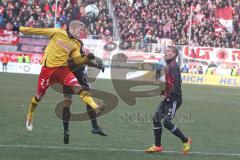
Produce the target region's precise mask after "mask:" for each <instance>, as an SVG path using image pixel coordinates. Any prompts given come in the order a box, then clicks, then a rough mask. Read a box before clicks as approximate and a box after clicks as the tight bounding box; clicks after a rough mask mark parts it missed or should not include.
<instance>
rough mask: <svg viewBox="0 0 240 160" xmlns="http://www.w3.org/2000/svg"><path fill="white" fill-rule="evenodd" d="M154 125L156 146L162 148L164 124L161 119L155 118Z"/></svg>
mask: <svg viewBox="0 0 240 160" xmlns="http://www.w3.org/2000/svg"><path fill="white" fill-rule="evenodd" d="M153 125H154V129H153V131H154V137H155V146H158V147H160V146H161V145H162V144H161V143H162V142H161V139H162V123H161V121H160V119H159V118H158V117H157V115H156V116H154V118H153Z"/></svg>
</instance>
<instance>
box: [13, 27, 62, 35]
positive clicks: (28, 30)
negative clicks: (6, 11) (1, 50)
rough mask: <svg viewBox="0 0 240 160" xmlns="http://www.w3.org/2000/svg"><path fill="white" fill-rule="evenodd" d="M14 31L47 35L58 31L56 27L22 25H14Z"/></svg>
mask: <svg viewBox="0 0 240 160" xmlns="http://www.w3.org/2000/svg"><path fill="white" fill-rule="evenodd" d="M12 30H13V31H18V32H21V33H23V34H29V35H32V34H37V35H45V36H48V37H51V36H52V35H53V34H54V33H56V32H57V30H59V29H56V28H32V27H22V26H14V27H13V28H12Z"/></svg>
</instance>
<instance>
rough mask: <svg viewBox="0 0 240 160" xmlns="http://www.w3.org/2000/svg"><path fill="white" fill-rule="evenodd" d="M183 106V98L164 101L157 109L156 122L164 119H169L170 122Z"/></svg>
mask: <svg viewBox="0 0 240 160" xmlns="http://www.w3.org/2000/svg"><path fill="white" fill-rule="evenodd" d="M181 104H182V98H178V99H172V100H167V99H165V100H163V101H162V102H161V103H160V104H159V105H158V107H157V110H156V112H155V114H154V120H155V121H156V120H157V121H161V120H162V119H163V118H164V117H168V118H169V119H170V120H171V119H173V118H174V116H175V114H176V111H177V109H178V108H179V107H180V106H181Z"/></svg>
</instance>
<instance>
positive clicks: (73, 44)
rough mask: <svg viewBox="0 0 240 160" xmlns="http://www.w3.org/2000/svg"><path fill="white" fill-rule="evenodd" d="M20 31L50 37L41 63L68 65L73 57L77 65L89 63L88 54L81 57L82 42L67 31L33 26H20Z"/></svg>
mask: <svg viewBox="0 0 240 160" xmlns="http://www.w3.org/2000/svg"><path fill="white" fill-rule="evenodd" d="M19 31H20V32H22V33H23V34H29V35H32V34H34V35H35V34H36V35H45V36H48V37H49V38H50V42H49V44H48V45H47V47H46V49H45V51H44V56H43V59H42V61H41V64H42V65H43V66H46V67H58V66H68V63H67V60H68V59H69V58H71V59H73V60H74V62H75V63H76V64H77V65H83V64H85V63H88V59H87V57H86V56H83V57H81V55H80V48H81V44H80V43H79V42H78V41H77V40H76V39H72V38H70V37H68V35H67V32H66V31H65V30H62V29H57V28H31V27H20V28H19Z"/></svg>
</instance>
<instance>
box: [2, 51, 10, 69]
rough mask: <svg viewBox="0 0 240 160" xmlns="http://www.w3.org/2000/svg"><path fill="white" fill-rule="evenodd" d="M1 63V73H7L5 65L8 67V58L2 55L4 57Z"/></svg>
mask: <svg viewBox="0 0 240 160" xmlns="http://www.w3.org/2000/svg"><path fill="white" fill-rule="evenodd" d="M1 61H2V71H3V72H7V65H8V62H9V58H8V56H7V55H6V54H4V56H3V57H2V59H1ZM4 70H5V71H4Z"/></svg>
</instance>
